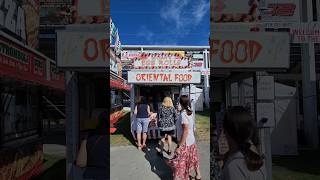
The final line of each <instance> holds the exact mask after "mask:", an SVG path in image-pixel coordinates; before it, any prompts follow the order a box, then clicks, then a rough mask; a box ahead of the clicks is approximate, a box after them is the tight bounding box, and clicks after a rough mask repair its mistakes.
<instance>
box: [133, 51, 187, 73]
mask: <svg viewBox="0 0 320 180" xmlns="http://www.w3.org/2000/svg"><path fill="white" fill-rule="evenodd" d="M191 60H192V57H187V56H184V55H182V54H181V53H177V52H175V51H173V52H142V53H140V55H139V57H138V58H136V59H134V62H133V67H134V69H171V68H172V69H186V68H190V67H191Z"/></svg>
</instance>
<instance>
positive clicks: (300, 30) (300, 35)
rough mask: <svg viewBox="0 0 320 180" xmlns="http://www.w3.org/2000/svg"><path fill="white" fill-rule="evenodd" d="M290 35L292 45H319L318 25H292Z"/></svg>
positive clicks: (319, 31)
mask: <svg viewBox="0 0 320 180" xmlns="http://www.w3.org/2000/svg"><path fill="white" fill-rule="evenodd" d="M290 33H291V35H292V37H293V43H320V23H315V22H312V23H301V24H300V23H299V24H294V25H293V26H292V27H291V29H290Z"/></svg>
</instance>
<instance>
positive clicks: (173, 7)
mask: <svg viewBox="0 0 320 180" xmlns="http://www.w3.org/2000/svg"><path fill="white" fill-rule="evenodd" d="M209 8H210V0H193V1H192V0H168V1H167V4H166V5H165V6H164V7H162V8H161V10H160V17H161V18H162V20H163V21H164V22H165V25H167V26H168V27H170V26H173V27H174V30H175V31H176V32H177V33H179V34H187V33H188V31H190V29H191V28H192V27H191V26H197V25H199V24H200V23H201V22H202V20H203V18H204V17H205V15H206V13H209ZM207 23H209V21H208V22H207ZM186 29H188V31H186Z"/></svg>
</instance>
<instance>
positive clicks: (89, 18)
mask: <svg viewBox="0 0 320 180" xmlns="http://www.w3.org/2000/svg"><path fill="white" fill-rule="evenodd" d="M73 7H74V9H72V16H73V17H72V18H73V20H72V22H73V23H74V24H102V23H108V18H109V15H110V13H109V12H108V11H109V10H110V3H109V1H108V0H90V1H88V0H73Z"/></svg>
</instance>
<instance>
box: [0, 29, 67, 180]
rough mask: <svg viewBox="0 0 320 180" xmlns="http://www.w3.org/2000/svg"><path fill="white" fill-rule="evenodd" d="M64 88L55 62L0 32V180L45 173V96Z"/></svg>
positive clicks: (58, 92) (62, 78)
mask: <svg viewBox="0 0 320 180" xmlns="http://www.w3.org/2000/svg"><path fill="white" fill-rule="evenodd" d="M64 88H65V86H64V75H63V74H62V73H60V72H59V71H58V70H57V68H56V63H55V62H54V61H53V60H51V59H49V58H47V57H46V56H44V55H43V54H41V53H40V52H38V51H36V50H34V49H33V48H31V47H29V46H27V45H25V44H24V43H22V42H20V41H18V40H16V39H15V38H12V37H11V36H10V35H8V34H6V33H3V32H0V122H1V123H0V124H1V126H0V131H1V135H0V165H1V166H0V172H1V173H0V179H30V178H31V177H34V176H37V175H39V174H40V173H41V172H42V169H43V149H42V137H43V136H42V129H43V128H42V120H43V110H44V108H45V106H44V101H43V97H46V96H50V94H60V95H61V94H62V95H63V94H64Z"/></svg>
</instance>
